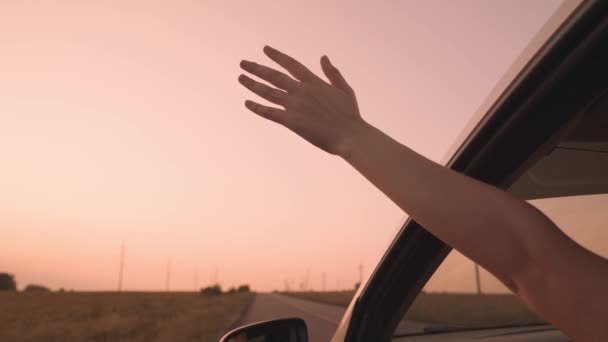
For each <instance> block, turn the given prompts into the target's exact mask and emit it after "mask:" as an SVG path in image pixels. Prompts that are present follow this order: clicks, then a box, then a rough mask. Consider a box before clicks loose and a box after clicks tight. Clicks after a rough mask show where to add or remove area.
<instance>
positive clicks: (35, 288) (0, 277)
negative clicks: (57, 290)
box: [0, 272, 51, 292]
mask: <svg viewBox="0 0 608 342" xmlns="http://www.w3.org/2000/svg"><path fill="white" fill-rule="evenodd" d="M0 291H17V282H16V281H15V276H14V275H12V274H10V273H6V272H3V273H0ZM23 291H25V292H49V291H51V290H50V289H49V288H48V287H46V286H42V285H38V284H29V285H27V286H26V287H25V288H24V289H23Z"/></svg>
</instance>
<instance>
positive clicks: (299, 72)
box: [264, 45, 323, 82]
mask: <svg viewBox="0 0 608 342" xmlns="http://www.w3.org/2000/svg"><path fill="white" fill-rule="evenodd" d="M264 53H265V54H266V55H267V56H268V57H270V59H272V60H273V61H275V62H276V63H277V64H279V65H280V66H282V67H283V68H285V70H287V71H289V73H290V74H291V75H292V76H293V77H295V78H297V79H298V80H300V81H304V82H317V81H323V80H321V79H320V78H319V77H318V76H317V75H315V74H314V72H312V71H310V70H308V68H307V67H306V66H304V64H302V63H300V62H298V61H297V60H296V59H295V58H293V57H291V56H288V55H286V54H284V53H282V52H281V51H279V50H277V49H274V48H271V47H270V46H268V45H266V46H264Z"/></svg>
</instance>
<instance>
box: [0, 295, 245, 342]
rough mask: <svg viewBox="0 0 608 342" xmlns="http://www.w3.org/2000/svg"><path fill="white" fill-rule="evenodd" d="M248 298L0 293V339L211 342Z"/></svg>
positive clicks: (227, 326)
mask: <svg viewBox="0 0 608 342" xmlns="http://www.w3.org/2000/svg"><path fill="white" fill-rule="evenodd" d="M252 296H253V295H252V294H250V293H238V294H230V295H222V296H218V297H211V298H205V297H203V296H202V295H200V294H199V293H111V292H108V293H104V292H100V293H95V292H91V293H86V292H61V293H58V292H53V293H44V292H42V293H24V292H12V293H11V292H0V341H214V342H215V341H217V340H218V338H219V336H221V334H223V333H224V332H226V330H227V329H228V328H229V327H230V325H231V324H232V323H233V322H234V320H235V319H236V318H237V317H238V315H239V314H240V312H241V310H242V309H243V308H244V307H245V305H246V304H247V303H248V302H249V301H250V300H251V298H252Z"/></svg>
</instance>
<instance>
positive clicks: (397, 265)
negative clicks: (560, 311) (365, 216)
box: [345, 0, 608, 341]
mask: <svg viewBox="0 0 608 342" xmlns="http://www.w3.org/2000/svg"><path fill="white" fill-rule="evenodd" d="M602 61H608V1H601V0H598V1H594V0H589V1H584V2H583V3H582V4H581V5H579V6H578V7H577V9H576V10H575V11H574V12H573V13H572V15H570V16H569V18H568V19H567V20H566V21H565V22H564V23H563V24H562V25H561V26H560V28H559V29H558V30H557V31H556V32H555V33H554V34H553V35H552V36H551V37H550V38H549V40H548V41H547V42H546V43H545V44H544V45H543V46H542V47H541V49H540V50H539V51H538V52H537V53H536V54H535V55H534V57H533V58H532V59H531V60H530V62H529V63H528V64H527V65H526V66H525V67H524V69H523V70H522V71H521V72H520V73H519V74H518V76H517V77H516V78H515V79H514V81H513V82H511V84H510V85H509V86H508V87H507V89H506V90H505V91H504V92H503V94H502V95H501V96H500V97H499V98H498V100H497V101H496V102H495V103H494V104H493V106H492V107H491V108H490V110H489V111H488V113H487V114H486V115H485V117H484V119H483V120H482V122H481V123H480V124H479V125H478V127H476V128H475V130H474V134H472V135H471V136H469V137H468V139H467V140H466V141H465V143H464V144H463V145H462V146H461V147H460V149H459V150H458V151H457V152H456V153H455V154H454V156H453V157H452V158H451V160H450V161H449V162H448V164H447V166H448V167H450V168H452V169H454V170H456V171H458V172H461V173H463V174H466V175H468V176H471V177H473V178H475V179H478V180H480V181H483V182H486V183H488V184H491V185H494V186H497V187H500V188H503V189H506V188H508V186H509V185H510V184H511V183H513V182H514V181H515V180H516V179H517V178H518V177H519V176H520V175H521V174H523V172H525V170H526V169H527V168H529V167H530V166H531V165H532V164H533V163H534V162H536V161H537V160H538V159H539V158H540V157H541V156H542V153H543V151H546V150H547V149H548V148H550V147H551V146H553V145H554V144H555V143H556V141H557V137H558V136H559V135H560V134H561V132H563V130H564V128H565V127H567V124H568V123H569V122H570V121H571V120H572V118H573V117H574V116H575V115H576V114H577V113H579V112H580V111H581V110H583V109H584V107H585V106H586V105H587V104H588V103H591V102H592V101H593V99H594V98H596V97H597V96H599V95H600V94H601V93H602V91H603V90H605V89H606V88H607V87H608V63H605V62H604V63H602ZM450 251H451V247H450V246H448V245H446V244H445V243H443V242H442V241H440V240H439V239H437V238H436V237H435V236H433V235H432V234H430V233H429V232H428V231H426V230H425V229H424V228H423V227H422V226H421V225H419V224H418V223H416V222H415V221H414V220H412V219H409V220H407V221H406V222H405V223H404V225H403V226H402V228H401V230H400V231H399V233H398V234H397V236H396V238H395V239H394V241H393V242H392V244H391V246H390V247H389V249H388V251H387V252H386V254H385V255H384V257H383V258H382V260H381V262H380V263H379V265H378V266H377V268H376V269H375V271H374V272H373V274H372V276H371V277H370V280H369V282H368V283H367V285H366V286H365V288H364V289H363V290H362V292H361V293H360V295H359V296H358V297H357V298H355V299H353V301H354V303H353V309H352V315H351V318H350V321H349V325H348V328H347V331H346V337H345V341H390V339H391V335H392V333H393V331H394V330H395V328H396V327H397V325H398V323H399V321H400V320H401V319H402V317H403V316H404V315H405V313H406V312H407V310H408V308H409V306H410V305H411V304H412V302H413V301H414V299H415V298H416V297H417V296H418V294H419V293H420V292H421V291H422V288H423V286H424V285H425V284H426V283H427V281H428V280H429V278H430V277H431V276H432V274H433V273H434V272H435V271H436V269H437V268H438V267H439V265H440V264H441V263H442V262H443V260H444V259H445V257H446V256H447V255H448V253H449V252H450Z"/></svg>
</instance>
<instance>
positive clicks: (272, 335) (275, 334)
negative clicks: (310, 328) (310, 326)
mask: <svg viewBox="0 0 608 342" xmlns="http://www.w3.org/2000/svg"><path fill="white" fill-rule="evenodd" d="M220 342H308V333H307V331H306V323H305V322H304V320H303V319H300V318H285V319H276V320H272V321H264V322H258V323H253V324H249V325H245V326H242V327H240V328H236V329H234V330H232V331H230V332H228V333H227V334H226V335H224V336H223V337H222V338H221V339H220Z"/></svg>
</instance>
